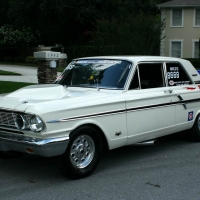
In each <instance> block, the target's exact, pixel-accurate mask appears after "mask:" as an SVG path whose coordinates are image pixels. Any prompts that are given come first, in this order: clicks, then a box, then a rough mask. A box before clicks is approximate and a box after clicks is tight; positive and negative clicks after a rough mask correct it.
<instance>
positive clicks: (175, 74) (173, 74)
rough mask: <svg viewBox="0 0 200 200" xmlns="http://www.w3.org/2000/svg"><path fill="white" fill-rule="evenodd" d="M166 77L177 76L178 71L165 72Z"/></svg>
mask: <svg viewBox="0 0 200 200" xmlns="http://www.w3.org/2000/svg"><path fill="white" fill-rule="evenodd" d="M167 77H168V79H171V78H179V72H167Z"/></svg>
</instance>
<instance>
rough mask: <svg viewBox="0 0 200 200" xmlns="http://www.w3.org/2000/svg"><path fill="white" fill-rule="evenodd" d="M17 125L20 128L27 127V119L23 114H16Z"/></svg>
mask: <svg viewBox="0 0 200 200" xmlns="http://www.w3.org/2000/svg"><path fill="white" fill-rule="evenodd" d="M14 119H15V125H16V126H17V128H18V129H25V127H26V121H25V118H24V116H23V115H20V114H16V115H15V118H14Z"/></svg>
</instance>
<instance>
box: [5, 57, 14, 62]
mask: <svg viewBox="0 0 200 200" xmlns="http://www.w3.org/2000/svg"><path fill="white" fill-rule="evenodd" d="M4 61H5V62H12V61H13V59H12V57H11V56H6V57H4Z"/></svg>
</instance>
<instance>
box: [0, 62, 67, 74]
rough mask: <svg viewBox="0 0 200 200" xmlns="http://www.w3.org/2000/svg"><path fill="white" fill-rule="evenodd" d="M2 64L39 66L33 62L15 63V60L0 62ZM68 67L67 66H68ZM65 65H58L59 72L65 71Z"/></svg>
mask: <svg viewBox="0 0 200 200" xmlns="http://www.w3.org/2000/svg"><path fill="white" fill-rule="evenodd" d="M0 64H1V65H20V66H32V67H38V66H37V64H31V63H15V62H0ZM66 67H67V66H66ZM64 69H65V67H57V71H58V72H63V71H64ZM0 75H1V74H0Z"/></svg>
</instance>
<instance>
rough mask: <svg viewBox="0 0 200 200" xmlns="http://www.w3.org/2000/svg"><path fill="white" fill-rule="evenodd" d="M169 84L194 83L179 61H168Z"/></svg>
mask: <svg viewBox="0 0 200 200" xmlns="http://www.w3.org/2000/svg"><path fill="white" fill-rule="evenodd" d="M166 68H167V84H168V85H169V86H179V85H188V84H192V81H191V80H190V78H189V76H188V75H187V73H186V72H185V70H184V69H183V68H182V66H181V65H180V64H179V63H166Z"/></svg>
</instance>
